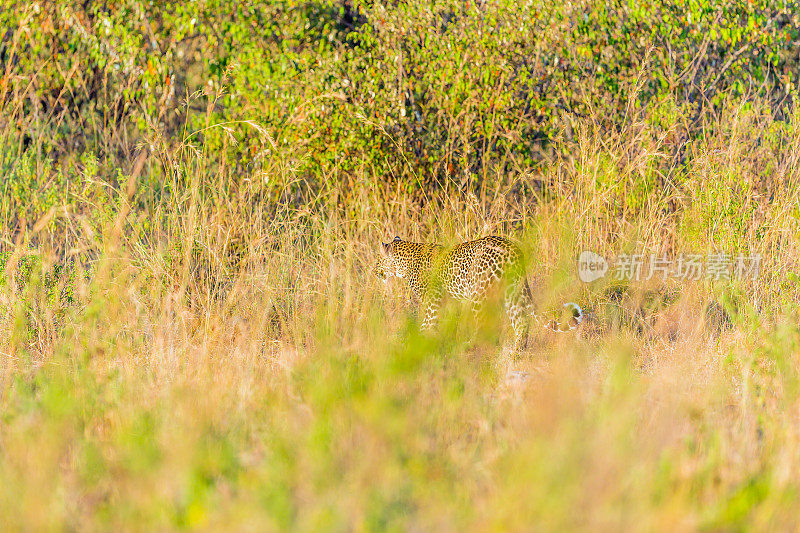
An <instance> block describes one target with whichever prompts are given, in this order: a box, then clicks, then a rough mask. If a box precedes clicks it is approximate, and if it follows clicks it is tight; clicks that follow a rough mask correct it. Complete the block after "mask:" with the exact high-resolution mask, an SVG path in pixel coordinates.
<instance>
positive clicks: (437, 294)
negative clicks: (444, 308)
mask: <svg viewBox="0 0 800 533" xmlns="http://www.w3.org/2000/svg"><path fill="white" fill-rule="evenodd" d="M441 303H442V294H441V291H433V292H431V293H430V294H428V295H427V296H426V297H425V299H424V300H423V312H424V314H425V318H423V320H422V324H421V325H420V329H421V330H422V331H430V330H432V329H433V327H434V326H435V325H436V322H437V321H438V320H439V307H440V306H441Z"/></svg>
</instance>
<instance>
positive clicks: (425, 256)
mask: <svg viewBox="0 0 800 533" xmlns="http://www.w3.org/2000/svg"><path fill="white" fill-rule="evenodd" d="M375 274H376V275H377V276H378V277H380V278H382V279H384V280H385V279H387V278H389V277H392V276H395V277H398V278H403V279H405V280H406V281H407V282H408V284H409V286H410V287H411V291H412V293H413V295H414V298H415V300H416V301H417V303H419V304H421V306H422V309H423V312H424V318H423V320H422V329H430V328H431V327H433V325H434V324H435V323H436V320H437V319H438V315H439V307H440V305H441V301H442V298H443V297H444V295H445V294H448V295H450V296H451V297H453V298H455V299H456V300H460V301H467V302H470V303H471V304H472V309H473V311H474V312H475V313H476V314H477V312H478V309H479V308H480V306H481V304H482V303H483V302H484V300H485V299H486V296H487V293H488V291H489V290H490V289H491V288H492V287H496V286H502V287H501V288H503V289H504V298H505V301H504V303H505V310H506V314H507V315H508V318H509V320H510V321H511V326H512V328H513V329H514V334H515V340H514V347H515V349H516V350H519V349H522V348H524V345H525V341H526V339H527V333H528V322H529V321H528V317H530V316H532V317H533V318H534V319H536V321H537V322H539V323H540V324H542V325H543V326H544V327H546V328H548V329H552V330H554V331H566V330H565V329H564V326H562V325H560V324H554V323H552V322H547V321H544V320H542V319H541V318H540V317H539V316H538V315H537V314H536V311H535V310H534V308H533V301H532V298H531V291H530V288H529V287H528V281H527V279H526V276H525V268H524V262H523V260H522V252H521V251H520V249H519V247H518V246H516V245H515V244H514V243H512V242H511V241H509V240H508V239H504V238H503V237H498V236H494V235H492V236H489V237H483V238H481V239H478V240H474V241H469V242H465V243H462V244H459V245H458V246H455V247H453V248H450V249H447V248H444V247H442V246H439V245H437V244H428V243H419V242H409V241H404V240H402V239H401V238H400V237H395V238H394V240H393V241H391V242H389V243H383V244H382V245H381V255H380V259H379V260H378V263H377V264H376V265H375ZM565 307H570V308H572V309H573V311H574V317H573V319H572V320H571V321H570V322H569V323H568V324H566V328H567V330H571V329H575V328H576V327H577V326H578V325H579V324H580V323H581V320H582V319H583V312H582V311H581V308H580V307H579V306H578V305H577V304H574V303H568V304H565Z"/></svg>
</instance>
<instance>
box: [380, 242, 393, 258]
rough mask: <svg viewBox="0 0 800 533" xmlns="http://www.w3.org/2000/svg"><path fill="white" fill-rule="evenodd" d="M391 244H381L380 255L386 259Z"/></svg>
mask: <svg viewBox="0 0 800 533" xmlns="http://www.w3.org/2000/svg"><path fill="white" fill-rule="evenodd" d="M390 244H392V243H390V242H381V255H382V256H384V257H386V256H388V255H389V245H390Z"/></svg>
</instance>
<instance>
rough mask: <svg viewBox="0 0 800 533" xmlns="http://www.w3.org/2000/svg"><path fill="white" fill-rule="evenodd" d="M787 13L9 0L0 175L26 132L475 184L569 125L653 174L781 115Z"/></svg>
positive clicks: (59, 141) (115, 150) (789, 89)
mask: <svg viewBox="0 0 800 533" xmlns="http://www.w3.org/2000/svg"><path fill="white" fill-rule="evenodd" d="M794 7H796V6H794V3H793V2H788V1H776V0H759V1H749V2H723V3H717V2H703V1H695V0H691V1H690V0H679V1H670V2H613V3H607V2H574V3H569V4H562V3H553V2H544V1H527V2H516V1H493V2H438V1H437V2H425V3H423V2H417V1H402V2H393V3H388V4H382V3H375V2H351V1H349V0H347V1H344V2H325V1H323V2H294V1H289V2H266V3H247V5H244V4H242V3H240V2H235V1H226V0H215V1H204V0H203V1H197V2H188V3H171V2H170V3H160V2H154V3H147V2H138V1H120V2H115V1H112V2H90V3H82V2H68V1H58V2H42V3H34V4H31V5H27V6H26V7H25V8H24V9H21V10H17V9H11V5H10V4H9V5H8V6H7V8H6V9H3V10H2V13H1V14H0V17H2V20H1V21H0V24H2V27H5V28H8V29H7V31H6V32H5V35H4V36H3V44H2V48H0V49H1V50H2V53H0V72H4V75H3V86H2V92H1V93H0V94H2V98H3V100H4V101H8V99H9V98H12V97H13V96H14V95H18V94H20V93H21V92H22V93H24V94H25V95H26V96H27V97H26V98H25V99H24V100H23V102H22V104H21V105H19V106H17V107H16V108H15V109H11V110H8V111H11V113H8V112H7V113H5V114H4V116H5V119H4V120H6V121H12V122H14V126H15V127H13V128H12V131H13V134H14V136H13V138H8V137H7V138H5V139H4V141H3V142H4V144H5V149H4V152H5V153H6V157H5V158H4V160H5V161H6V163H5V164H6V169H8V161H9V159H10V158H9V155H11V154H10V153H9V148H11V149H12V151H13V149H17V150H19V151H22V150H24V146H26V145H27V144H28V143H30V142H34V144H35V145H36V146H37V147H38V148H39V150H41V151H42V152H43V153H42V154H39V155H40V156H42V157H45V158H47V159H48V160H62V159H65V158H66V159H68V158H69V157H70V156H71V155H74V154H76V153H80V152H84V153H89V154H93V155H94V156H95V157H96V158H98V160H99V161H100V162H101V164H102V165H104V166H114V165H121V162H124V161H127V160H128V159H130V158H131V157H132V154H133V152H135V151H136V147H137V146H138V145H139V143H142V142H153V141H154V139H156V138H157V139H160V140H162V141H163V142H166V143H175V142H179V141H182V140H186V139H188V140H190V141H191V142H192V143H195V144H197V145H202V146H203V147H204V150H205V155H206V157H209V158H211V159H212V160H217V161H221V160H224V161H233V162H235V163H236V165H235V167H236V169H237V172H239V173H241V175H242V176H243V177H244V176H248V175H250V176H252V175H258V176H259V177H263V179H264V181H265V182H266V183H267V186H268V188H269V186H270V185H279V186H281V187H283V186H285V185H286V184H285V183H280V184H274V183H270V181H271V180H270V178H272V177H273V174H277V172H275V170H276V169H275V165H276V164H278V163H276V161H277V162H280V165H282V166H283V168H284V169H290V170H291V174H292V175H293V176H296V177H298V178H301V179H302V180H303V182H304V183H306V184H308V185H309V186H311V187H314V188H319V187H341V186H347V185H352V184H351V183H348V182H349V180H352V176H353V175H354V173H355V171H357V170H364V169H366V170H367V175H368V176H370V179H371V180H373V181H374V182H375V183H380V184H386V183H394V184H399V186H400V187H402V188H405V189H407V190H412V191H417V192H418V193H419V192H422V190H423V189H424V190H430V189H431V188H434V189H436V188H447V187H465V188H470V187H472V188H474V189H477V188H479V187H480V186H481V184H482V183H483V182H484V181H485V180H486V179H487V178H488V177H490V176H492V175H494V174H497V173H499V172H505V171H514V172H523V171H527V170H530V169H532V168H536V167H537V165H541V164H542V163H543V162H547V161H553V160H554V158H556V157H558V156H559V155H569V154H570V153H571V150H572V146H571V145H572V143H574V142H575V139H576V137H577V136H579V135H580V130H585V129H586V128H587V124H589V125H590V126H588V127H590V128H594V129H596V130H597V132H599V133H600V134H603V132H608V131H615V130H617V131H618V130H620V129H621V128H624V127H625V126H626V124H630V123H631V122H633V121H637V120H647V121H648V122H650V123H651V124H652V126H653V128H654V129H655V132H654V135H655V136H656V137H660V139H661V143H662V146H661V148H662V149H663V150H666V151H667V152H668V153H670V154H672V155H674V156H675V158H673V159H674V160H668V161H666V162H664V163H663V164H662V165H661V166H663V167H665V169H664V170H665V171H667V172H669V171H670V170H671V169H673V167H675V166H676V165H680V164H681V163H682V162H684V161H685V160H686V157H687V154H686V151H687V150H690V148H691V146H692V143H693V142H694V141H695V140H696V139H697V137H698V135H699V134H700V132H701V131H703V130H704V125H705V124H706V123H707V122H708V121H709V118H710V117H713V116H715V115H717V114H719V113H720V112H721V110H722V109H723V108H725V106H726V105H728V104H730V102H731V101H736V100H741V99H754V98H758V99H761V100H762V101H766V102H768V103H769V105H770V106H772V109H773V113H774V115H775V117H777V118H780V117H786V116H787V114H788V113H790V111H791V109H792V105H793V102H794V99H795V97H796V94H797V90H796V85H797V83H798V80H797V67H798V54H800V51H799V50H800V47H798V42H799V41H800V30H799V28H800V24H799V23H800V19H798V12H797V10H796V9H794ZM198 91H199V92H198ZM187 96H188V97H189V99H188V104H187V102H186V100H187ZM587 117H592V119H591V120H587ZM212 124H224V125H225V126H224V127H216V128H209V126H210V125H212ZM195 132H197V133H195ZM190 134H191V135H190ZM17 155H19V154H17ZM12 157H14V156H12ZM14 158H15V157H14ZM122 166H123V167H124V165H122ZM271 192H272V194H275V191H274V190H273V191H271Z"/></svg>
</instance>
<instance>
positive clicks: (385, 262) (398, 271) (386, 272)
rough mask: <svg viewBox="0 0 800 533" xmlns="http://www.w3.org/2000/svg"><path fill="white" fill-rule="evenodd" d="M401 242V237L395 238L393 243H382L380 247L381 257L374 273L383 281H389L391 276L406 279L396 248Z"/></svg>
mask: <svg viewBox="0 0 800 533" xmlns="http://www.w3.org/2000/svg"><path fill="white" fill-rule="evenodd" d="M399 242H403V241H402V240H401V239H400V237H395V238H394V240H392V241H391V242H382V243H381V245H380V255H379V257H378V262H377V263H375V268H374V270H373V271H374V272H375V275H376V276H378V277H379V278H380V279H382V280H383V281H388V279H389V278H390V277H391V276H396V277H398V278H402V277H404V272H403V271H402V270H403V269H402V268H401V265H400V264H399V263H400V262H399V261H398V257H397V255H396V248H397V244H398V243H399Z"/></svg>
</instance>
